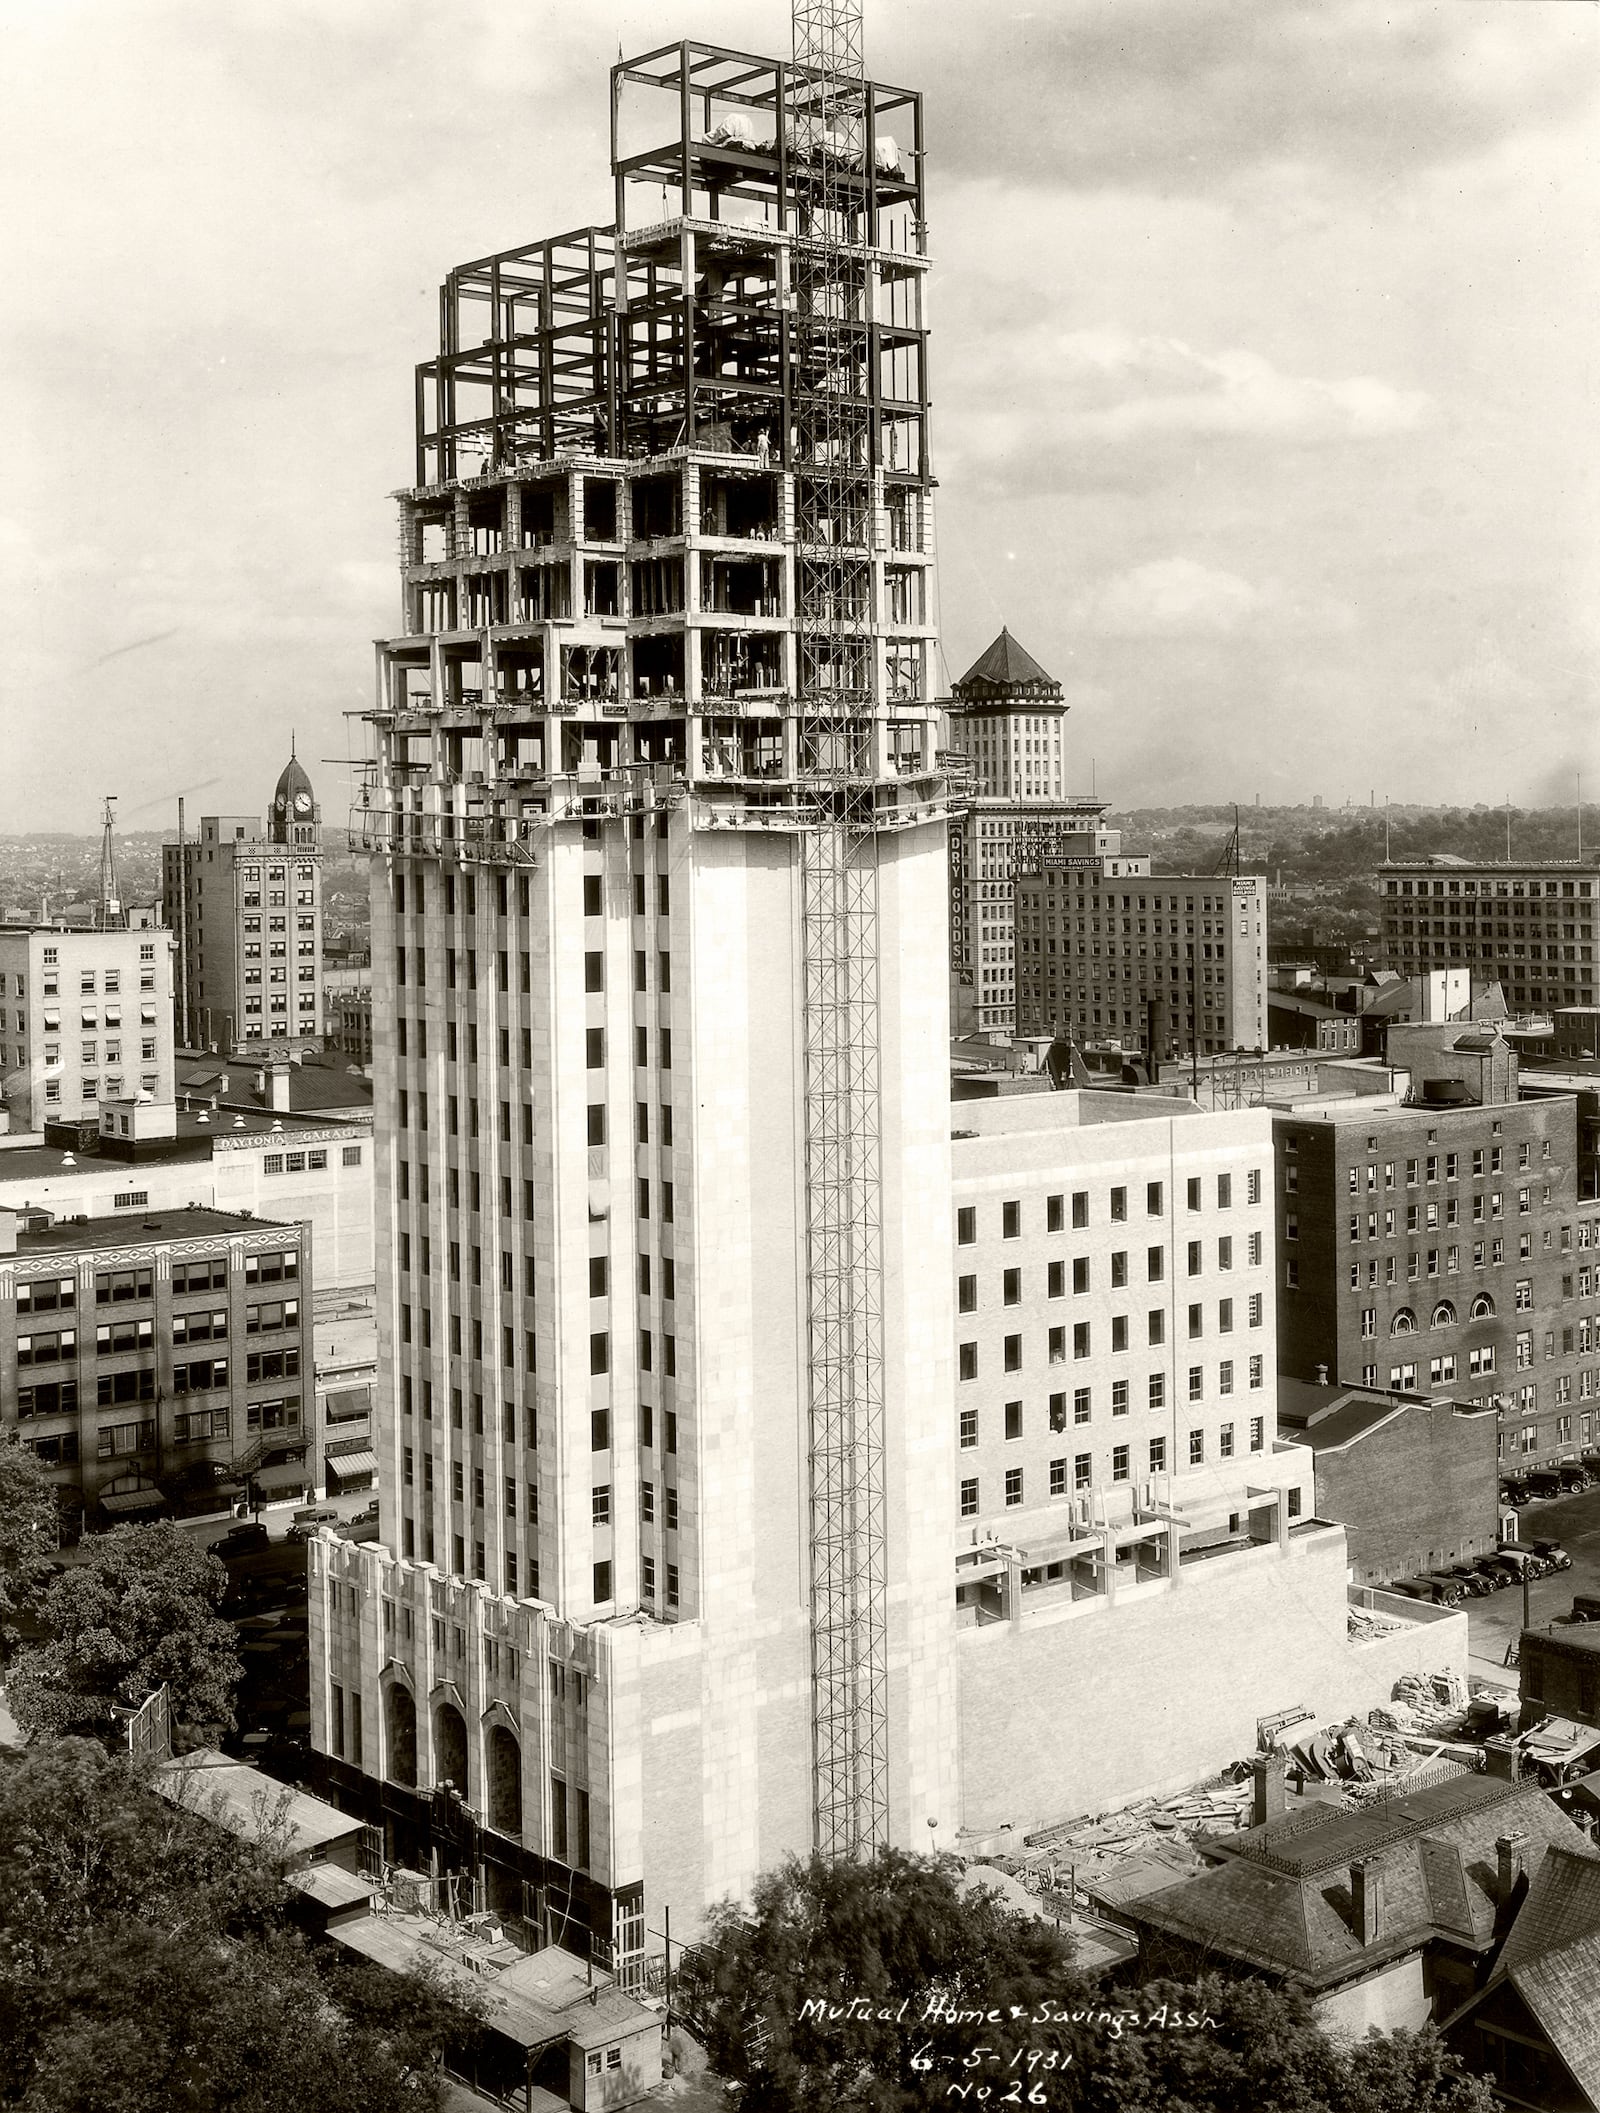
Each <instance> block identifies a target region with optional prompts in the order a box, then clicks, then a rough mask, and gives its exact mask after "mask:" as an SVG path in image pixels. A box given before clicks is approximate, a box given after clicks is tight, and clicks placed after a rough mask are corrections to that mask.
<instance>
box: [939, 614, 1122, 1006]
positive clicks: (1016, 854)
mask: <svg viewBox="0 0 1600 2113" xmlns="http://www.w3.org/2000/svg"><path fill="white" fill-rule="evenodd" d="M1066 717H1067V707H1066V704H1065V703H1064V702H1063V700H1062V696H1061V685H1060V683H1059V682H1057V681H1056V679H1055V677H1054V676H1053V675H1049V674H1047V673H1046V672H1045V670H1044V669H1043V668H1042V667H1040V665H1039V663H1038V662H1037V661H1036V660H1035V659H1034V658H1033V655H1032V654H1031V653H1029V652H1027V651H1026V650H1025V649H1024V648H1023V647H1022V646H1020V645H1018V643H1017V641H1016V640H1015V639H1014V638H1013V637H1012V636H1011V633H1010V632H1009V631H1005V630H1002V632H1001V633H1000V636H999V637H998V638H997V639H996V640H995V641H994V643H993V644H992V645H991V646H990V647H989V648H988V649H987V651H986V652H984V653H982V654H980V655H979V657H978V659H977V660H976V661H974V663H973V664H972V666H971V667H970V668H968V670H967V672H966V674H965V675H963V676H962V678H961V680H960V681H959V682H957V683H954V684H953V685H952V687H951V701H950V706H949V712H948V718H947V728H948V738H949V742H950V747H951V749H952V750H953V751H954V753H955V754H956V755H957V756H960V757H963V758H965V762H964V764H963V766H962V767H963V769H964V771H965V773H966V782H967V788H968V792H969V795H970V798H969V800H968V801H967V802H966V803H965V804H964V805H963V807H962V810H961V812H960V814H959V815H958V816H956V817H953V818H952V820H951V824H950V965H951V969H952V971H953V973H954V975H955V976H956V978H957V981H958V983H960V984H961V985H962V986H964V987H965V988H970V991H971V994H972V1011H973V1017H972V1021H971V1025H972V1026H973V1027H974V1028H975V1029H976V1030H977V1031H978V1032H979V1033H991V1034H1011V1033H1014V1032H1015V1031H1016V1028H1017V1024H1018V1021H1017V968H1016V961H1017V948H1016V881H1017V877H1018V875H1019V874H1021V873H1024V872H1026V871H1028V870H1029V869H1030V868H1031V867H1032V866H1034V865H1036V864H1037V863H1038V861H1039V860H1040V859H1041V858H1042V857H1043V856H1044V855H1045V854H1046V853H1047V852H1058V851H1061V850H1063V849H1066V848H1069V847H1078V846H1083V847H1087V848H1088V849H1089V850H1090V851H1093V852H1097V853H1098V852H1104V851H1109V850H1115V849H1116V847H1117V845H1118V844H1119V843H1120V841H1121V839H1120V837H1119V836H1118V834H1117V832H1116V831H1114V830H1107V829H1105V828H1103V827H1102V826H1101V822H1100V817H1101V816H1102V815H1103V814H1104V813H1105V809H1106V803H1105V801H1104V800H1095V799H1082V798H1069V797H1068V794H1067V789H1066V787H1067V766H1066V756H1065V750H1064V742H1065V737H1066Z"/></svg>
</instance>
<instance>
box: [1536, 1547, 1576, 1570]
mask: <svg viewBox="0 0 1600 2113" xmlns="http://www.w3.org/2000/svg"><path fill="white" fill-rule="evenodd" d="M1533 1552H1534V1554H1535V1555H1536V1556H1539V1557H1542V1559H1543V1560H1544V1561H1545V1562H1546V1563H1548V1565H1549V1566H1550V1568H1551V1569H1552V1570H1570V1569H1571V1568H1572V1558H1571V1556H1570V1555H1568V1553H1567V1551H1566V1550H1565V1549H1564V1548H1563V1547H1562V1545H1561V1543H1560V1542H1559V1541H1535V1542H1534V1544H1533Z"/></svg>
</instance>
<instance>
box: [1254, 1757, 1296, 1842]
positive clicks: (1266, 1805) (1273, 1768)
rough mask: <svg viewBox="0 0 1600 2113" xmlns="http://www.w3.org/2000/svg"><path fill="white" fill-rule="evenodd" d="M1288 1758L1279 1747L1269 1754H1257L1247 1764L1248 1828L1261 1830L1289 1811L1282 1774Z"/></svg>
mask: <svg viewBox="0 0 1600 2113" xmlns="http://www.w3.org/2000/svg"><path fill="white" fill-rule="evenodd" d="M1288 1765H1289V1757H1288V1755H1287V1754H1286V1753H1285V1752H1284V1750H1283V1748H1282V1747H1281V1746H1275V1747H1273V1749H1272V1751H1271V1752H1270V1753H1258V1754H1256V1755H1255V1756H1254V1758H1253V1759H1252V1760H1251V1763H1250V1774H1251V1792H1250V1824H1251V1826H1252V1827H1264V1826H1265V1825H1266V1823H1267V1821H1268V1820H1275V1819H1278V1818H1280V1817H1281V1816H1282V1814H1283V1813H1284V1812H1285V1810H1286V1809H1287V1807H1288V1803H1289V1798H1288V1792H1287V1791H1286V1790H1285V1789H1284V1783H1283V1778H1284V1772H1285V1770H1286V1769H1287V1768H1288Z"/></svg>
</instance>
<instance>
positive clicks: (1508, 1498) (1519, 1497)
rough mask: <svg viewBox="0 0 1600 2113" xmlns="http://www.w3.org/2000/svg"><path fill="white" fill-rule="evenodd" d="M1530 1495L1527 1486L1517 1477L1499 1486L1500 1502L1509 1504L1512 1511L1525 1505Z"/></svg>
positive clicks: (1512, 1477)
mask: <svg viewBox="0 0 1600 2113" xmlns="http://www.w3.org/2000/svg"><path fill="white" fill-rule="evenodd" d="M1529 1495H1530V1491H1529V1489H1528V1485H1527V1483H1526V1482H1524V1481H1523V1480H1522V1478H1521V1477H1520V1476H1518V1475H1513V1476H1511V1477H1509V1478H1508V1479H1507V1480H1506V1481H1504V1482H1502V1483H1501V1485H1500V1502H1501V1503H1502V1504H1509V1505H1510V1506H1511V1508H1512V1510H1513V1511H1515V1510H1517V1509H1518V1508H1520V1506H1522V1505H1524V1504H1526V1503H1527V1501H1528V1498H1529Z"/></svg>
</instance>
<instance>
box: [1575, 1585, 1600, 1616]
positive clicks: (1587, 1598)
mask: <svg viewBox="0 0 1600 2113" xmlns="http://www.w3.org/2000/svg"><path fill="white" fill-rule="evenodd" d="M1568 1619H1569V1620H1570V1621H1600V1599H1596V1598H1595V1597H1594V1596H1593V1595H1592V1594H1591V1593H1586V1592H1575V1593H1574V1594H1573V1595H1572V1612H1571V1614H1570V1615H1569V1616H1568Z"/></svg>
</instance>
